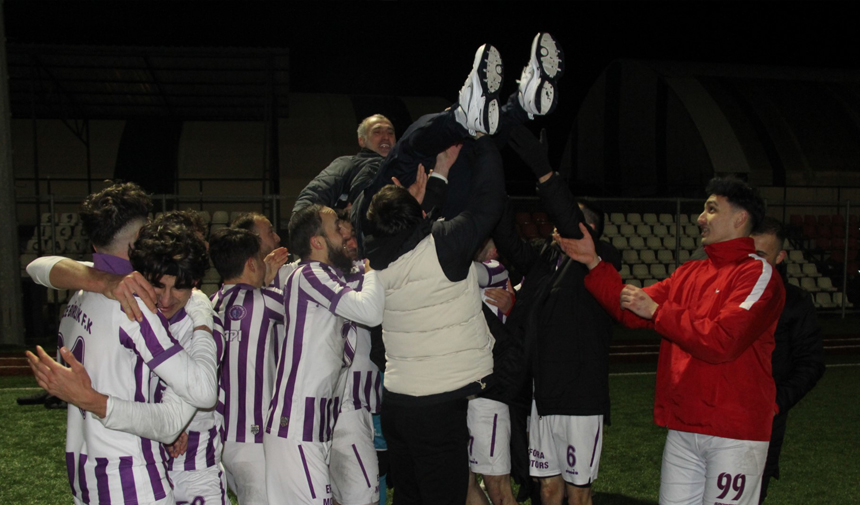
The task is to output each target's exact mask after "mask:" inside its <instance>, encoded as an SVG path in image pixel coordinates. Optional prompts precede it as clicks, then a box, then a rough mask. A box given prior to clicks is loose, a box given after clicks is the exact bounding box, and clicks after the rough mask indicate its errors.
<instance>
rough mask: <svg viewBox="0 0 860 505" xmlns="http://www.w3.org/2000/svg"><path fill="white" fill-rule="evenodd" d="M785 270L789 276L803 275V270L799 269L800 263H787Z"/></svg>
mask: <svg viewBox="0 0 860 505" xmlns="http://www.w3.org/2000/svg"><path fill="white" fill-rule="evenodd" d="M785 272H786V274H788V276H789V277H803V271H802V270H801V269H800V263H787V264H786V265H785Z"/></svg>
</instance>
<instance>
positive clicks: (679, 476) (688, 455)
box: [660, 430, 769, 505]
mask: <svg viewBox="0 0 860 505" xmlns="http://www.w3.org/2000/svg"><path fill="white" fill-rule="evenodd" d="M768 445H769V442H755V441H751V440H734V439H731V438H722V437H715V436H713V435H700V434H697V433H688V432H684V431H677V430H669V434H668V435H667V436H666V446H665V447H664V448H663V467H662V469H661V470H660V503H661V504H670V505H676V504H677V505H682V504H683V505H686V504H693V503H697V504H702V503H711V504H718V503H725V504H731V505H757V504H758V500H759V492H760V490H761V476H762V473H764V463H765V461H766V460H767V447H768Z"/></svg>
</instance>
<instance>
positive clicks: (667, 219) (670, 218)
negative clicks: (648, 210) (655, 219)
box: [660, 214, 675, 226]
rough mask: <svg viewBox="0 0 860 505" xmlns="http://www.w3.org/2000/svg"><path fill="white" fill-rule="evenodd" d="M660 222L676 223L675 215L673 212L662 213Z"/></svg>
mask: <svg viewBox="0 0 860 505" xmlns="http://www.w3.org/2000/svg"><path fill="white" fill-rule="evenodd" d="M660 224H665V225H666V226H670V225H673V224H675V216H673V215H672V214H660Z"/></svg>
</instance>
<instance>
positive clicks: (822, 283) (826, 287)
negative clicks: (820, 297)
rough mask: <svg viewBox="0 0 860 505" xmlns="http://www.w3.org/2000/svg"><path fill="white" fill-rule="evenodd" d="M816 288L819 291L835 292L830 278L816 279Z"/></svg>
mask: <svg viewBox="0 0 860 505" xmlns="http://www.w3.org/2000/svg"><path fill="white" fill-rule="evenodd" d="M817 284H818V288H819V289H820V290H821V291H836V288H835V287H834V286H833V282H832V281H831V280H830V277H825V276H823V275H822V276H821V277H819V278H818V282H817Z"/></svg>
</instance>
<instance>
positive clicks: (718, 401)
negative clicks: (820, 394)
mask: <svg viewBox="0 0 860 505" xmlns="http://www.w3.org/2000/svg"><path fill="white" fill-rule="evenodd" d="M705 252H706V253H707V254H708V259H706V260H701V261H688V262H687V263H684V264H683V265H681V266H680V267H678V269H677V270H676V271H675V273H674V274H672V276H671V277H669V278H668V279H666V280H664V281H662V282H659V283H657V284H655V285H653V286H650V287H647V288H645V292H647V293H648V295H650V296H651V298H652V299H653V300H654V301H655V302H657V303H658V304H659V305H660V307H659V308H658V309H657V311H656V312H655V313H654V317H653V318H652V319H651V320H646V319H643V318H641V317H639V316H637V315H635V314H633V313H632V312H630V311H627V310H622V309H621V307H620V293H621V289H622V287H623V285H622V284H621V277H620V276H619V275H618V272H617V271H616V270H615V269H614V268H612V265H607V264H604V263H603V262H601V263H600V264H598V265H597V267H595V268H594V269H593V270H592V271H591V272H590V273H589V274H588V275H587V276H586V278H585V285H586V288H588V290H589V291H590V292H591V293H592V294H593V295H594V297H595V298H597V300H598V301H599V302H600V304H601V305H603V307H604V308H606V310H607V311H608V312H609V313H610V314H612V315H613V316H614V317H615V318H616V319H618V320H619V321H621V322H622V323H623V324H624V325H625V326H628V327H630V328H652V329H654V330H656V331H657V332H658V333H660V335H662V336H663V341H662V342H661V344H660V358H659V363H658V365H657V388H656V394H655V398H654V422H655V423H657V424H658V425H660V426H666V427H667V428H669V429H673V430H678V431H687V432H692V433H702V434H705V435H714V436H718V437H724V438H732V439H737V440H757V441H768V440H770V431H771V426H772V421H773V416H774V413H775V411H776V410H777V407H776V401H775V399H776V387H775V386H774V382H773V376H772V374H771V353H772V352H773V347H774V339H773V333H774V330H775V329H776V323H777V321H778V320H779V315H780V313H781V312H782V306H783V304H784V303H785V288H784V287H783V285H782V280H781V279H780V277H779V274H778V273H777V272H776V271H775V270H774V269H773V268H772V267H771V266H770V265H769V264H768V263H767V262H766V261H765V260H764V259H762V258H759V257H758V256H757V255H756V254H755V247H754V245H753V240H752V239H751V238H739V239H734V240H728V241H725V242H720V243H717V244H712V245H708V246H706V247H705Z"/></svg>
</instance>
